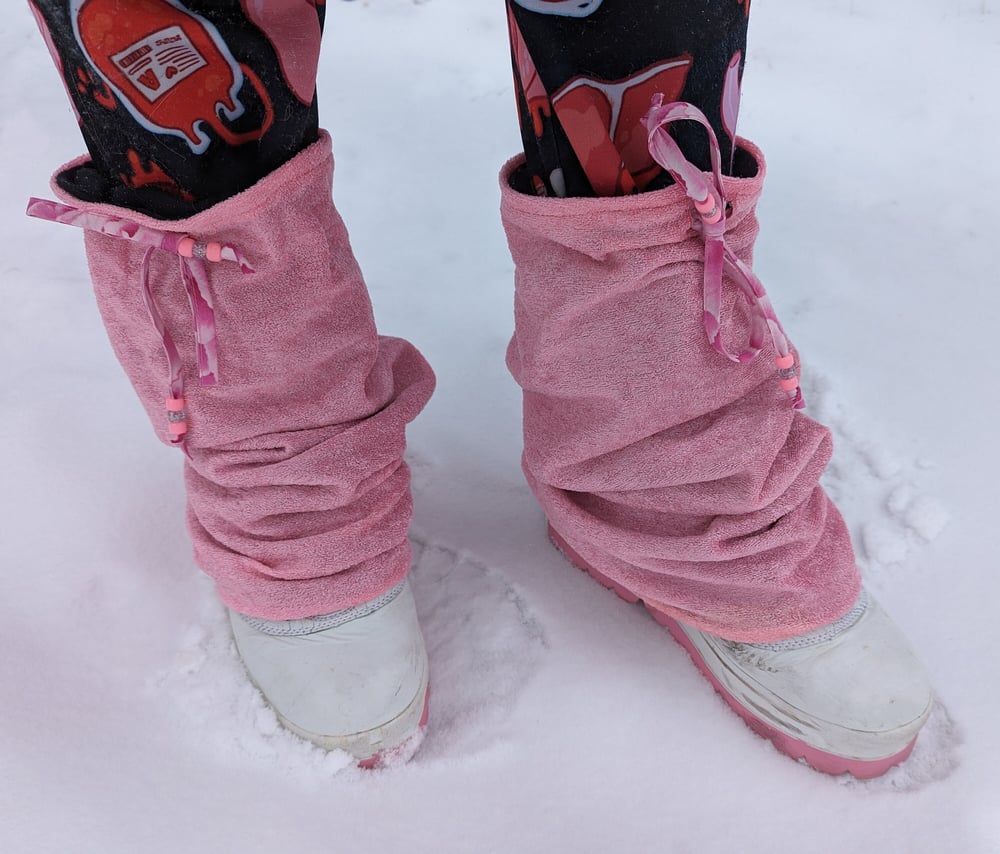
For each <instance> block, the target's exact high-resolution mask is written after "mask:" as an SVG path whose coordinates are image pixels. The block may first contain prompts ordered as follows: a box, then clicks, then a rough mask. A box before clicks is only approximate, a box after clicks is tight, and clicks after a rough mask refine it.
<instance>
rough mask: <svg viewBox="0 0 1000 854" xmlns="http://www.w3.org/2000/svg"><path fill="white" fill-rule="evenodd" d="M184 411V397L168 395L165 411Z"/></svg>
mask: <svg viewBox="0 0 1000 854" xmlns="http://www.w3.org/2000/svg"><path fill="white" fill-rule="evenodd" d="M183 411H184V398H183V397H168V398H167V412H183Z"/></svg>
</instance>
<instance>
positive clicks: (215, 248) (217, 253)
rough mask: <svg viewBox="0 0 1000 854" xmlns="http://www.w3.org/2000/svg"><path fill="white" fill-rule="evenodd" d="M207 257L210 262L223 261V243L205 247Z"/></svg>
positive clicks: (213, 243)
mask: <svg viewBox="0 0 1000 854" xmlns="http://www.w3.org/2000/svg"><path fill="white" fill-rule="evenodd" d="M205 257H206V258H207V259H208V260H209V261H215V262H218V261H221V260H222V244H221V243H215V242H212V243H209V244H208V245H207V246H206V247H205Z"/></svg>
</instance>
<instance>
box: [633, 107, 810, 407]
mask: <svg viewBox="0 0 1000 854" xmlns="http://www.w3.org/2000/svg"><path fill="white" fill-rule="evenodd" d="M674 121H695V122H698V123H699V124H701V125H702V126H703V127H704V128H705V130H706V131H707V132H708V139H709V149H710V152H711V158H712V174H711V175H706V173H704V172H702V171H701V170H700V169H698V168H697V167H696V166H695V165H694V164H693V163H691V161H689V160H688V159H687V158H686V157H685V156H684V155H683V154H682V153H681V150H680V147H679V146H678V145H677V143H676V142H675V141H674V139H673V137H671V136H670V132H669V130H668V129H667V126H668V125H669V124H670V123H671V122H674ZM642 123H643V125H644V126H645V128H646V131H647V132H648V134H649V137H648V144H649V153H650V154H651V155H652V156H653V159H654V160H655V161H656V162H657V163H659V164H660V165H661V166H662V167H663V168H664V169H666V170H667V171H668V172H669V173H670V174H671V175H672V176H673V177H674V180H675V181H677V183H678V184H679V185H680V186H681V187H682V188H683V189H684V192H685V193H686V194H687V196H688V198H689V199H691V201H692V203H693V204H694V208H695V210H696V211H697V212H698V216H699V217H700V220H701V222H700V228H699V231H700V232H701V235H702V237H703V238H704V240H705V286H704V294H705V307H704V323H705V333H706V334H707V335H708V340H709V343H710V344H711V345H712V348H713V349H714V350H716V351H717V352H719V353H721V354H722V355H723V356H725V357H726V358H728V359H731V360H732V361H734V362H738V363H741V364H742V363H745V362H749V361H752V360H753V359H755V358H756V357H757V355H758V354H759V353H760V351H761V350H762V349H763V347H764V342H765V339H766V337H767V336H768V334H769V335H770V338H771V342H772V344H773V345H774V352H775V353H776V357H775V360H774V361H775V365H776V366H777V371H778V381H779V385H780V386H781V388H782V390H783V391H784V392H785V393H786V394H787V395H788V397H789V398H790V399H791V401H792V405H793V406H794V407H795V408H796V409H802V408H804V407H805V401H804V400H803V398H802V389H801V388H800V386H799V366H798V364H796V361H795V356H794V355H793V354H792V352H791V347H790V346H789V344H788V339H787V338H786V337H785V333H784V330H783V329H782V328H781V323H780V322H779V321H778V317H777V315H776V314H775V312H774V307H773V306H772V305H771V301H770V299H768V296H767V292H766V291H765V290H764V286H763V285H762V284H761V282H760V279H758V278H757V276H756V275H754V272H753V270H751V269H750V267H749V266H748V265H747V264H745V263H744V262H743V261H741V260H740V259H739V258H737V257H736V254H735V253H734V252H733V251H732V250H731V249H730V248H729V246H728V245H727V244H726V217H727V210H726V206H727V200H726V195H725V192H724V190H723V183H722V169H721V165H720V163H721V159H722V158H721V155H720V152H719V141H718V139H717V138H716V136H715V131H714V130H713V129H712V125H711V124H710V123H709V121H708V119H707V118H705V115H704V113H702V112H701V110H699V109H698V108H697V107H695V106H693V105H691V104H687V103H684V102H682V101H676V102H674V103H671V104H664V103H663V95H659V94H658V95H654V96H653V100H652V104H651V106H650V108H649V112H647V113H646V115H645V116H643V118H642ZM723 272H725V273H727V274H728V275H729V277H730V278H731V279H732V280H733V281H734V282H735V283H736V285H737V286H738V287H739V288H740V290H741V291H742V292H743V294H744V296H745V297H746V299H747V302H748V303H749V306H750V315H751V326H750V340H749V341H748V342H747V346H746V348H745V349H743V350H742V351H740V352H739V353H733V352H732V351H730V350H729V348H728V347H727V346H726V344H725V342H724V341H723V340H722V285H723Z"/></svg>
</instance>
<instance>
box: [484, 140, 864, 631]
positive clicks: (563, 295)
mask: <svg viewBox="0 0 1000 854" xmlns="http://www.w3.org/2000/svg"><path fill="white" fill-rule="evenodd" d="M740 144H741V146H742V149H743V150H742V152H741V153H740V155H739V156H738V157H737V164H738V165H739V164H741V163H742V164H744V169H745V171H747V172H748V173H749V174H748V177H723V178H722V179H721V180H722V190H723V195H724V198H723V199H722V200H721V201H722V203H723V204H728V211H727V214H726V218H725V231H724V234H722V235H719V236H718V239H719V240H720V241H723V240H724V245H725V247H726V249H727V251H729V252H731V253H732V254H733V256H734V257H735V258H737V259H739V261H740V263H741V264H745V265H747V267H749V265H750V263H751V261H752V249H753V243H754V239H755V238H756V235H757V220H756V217H755V215H754V208H755V206H756V202H757V199H758V197H759V195H760V191H761V187H762V184H763V180H764V160H763V157H762V156H761V154H760V152H759V151H758V149H757V148H756V147H755V146H753V145H752V144H750V143H748V142H746V141H745V140H741V141H740ZM522 162H523V158H515V159H514V160H512V161H510V162H509V163H508V164H507V165H506V166H505V167H504V169H503V171H502V173H501V177H500V187H501V194H502V200H501V214H502V217H503V222H504V227H505V229H506V231H507V237H508V242H509V244H510V249H511V254H512V255H513V258H514V261H515V264H516V268H517V272H516V278H515V289H516V292H515V333H514V337H513V339H512V341H511V344H510V347H509V349H508V353H507V364H508V367H509V368H510V370H511V372H512V374H513V375H514V377H515V379H516V380H517V381H518V383H519V384H520V385H521V387H522V389H523V390H524V442H525V449H524V457H523V466H524V471H525V474H526V476H527V479H528V482H529V484H530V486H531V487H532V489H533V491H534V493H535V495H536V496H537V498H538V500H539V502H540V503H541V505H542V508H543V509H544V511H545V513H546V515H547V516H548V518H549V520H550V522H551V524H552V525H553V527H554V528H555V529H556V530H558V531H559V533H560V535H561V536H562V537H563V538H564V539H565V540H566V542H567V543H568V544H570V545H571V546H572V548H573V549H574V550H575V551H576V552H578V553H579V555H580V556H581V558H582V559H583V560H585V561H586V562H587V564H588V565H589V566H591V567H593V569H594V570H596V571H597V572H598V573H599V574H600V575H601V576H603V577H604V578H605V579H606V580H607V581H609V582H610V583H612V584H613V585H615V586H618V587H621V588H623V589H624V590H626V591H628V593H629V594H630V595H631V596H635V597H637V598H641V599H643V600H644V601H646V602H648V603H650V604H651V606H654V607H655V608H656V609H657V610H658V611H660V612H662V613H664V614H667V615H668V616H670V617H672V618H675V619H678V620H680V621H682V622H684V623H686V624H687V625H691V626H694V627H696V628H699V629H702V630H704V631H708V632H711V633H713V634H716V635H720V636H722V637H726V638H729V639H731V640H737V641H746V642H766V641H773V640H778V639H781V638H784V637H789V636H792V635H796V634H801V633H804V632H807V631H811V630H812V629H815V628H817V627H819V626H822V625H825V624H827V623H829V622H831V621H833V620H835V619H837V618H838V617H839V616H841V615H842V614H843V613H844V612H846V611H847V610H848V609H849V608H850V607H851V605H852V604H853V603H854V601H855V600H856V599H857V596H858V592H859V590H860V577H859V574H858V571H857V568H856V566H855V562H854V554H853V550H852V547H851V543H850V538H849V535H848V532H847V528H846V526H845V525H844V522H843V520H842V518H841V516H840V514H839V513H838V512H837V510H836V508H835V507H834V506H833V504H832V503H831V502H830V500H829V499H828V498H827V496H826V494H825V493H824V492H823V490H822V489H821V488H820V487H819V485H818V482H819V478H820V475H821V474H822V472H823V469H824V468H825V466H826V464H827V462H828V460H829V458H830V454H831V451H832V443H831V439H830V434H829V431H828V430H826V429H825V428H823V427H821V426H820V425H819V424H817V423H815V422H814V421H812V420H810V419H809V418H807V417H805V416H804V415H802V414H801V413H800V412H797V411H796V410H795V409H794V408H793V407H792V406H790V405H789V396H788V391H787V390H783V389H782V387H781V386H780V384H779V382H776V380H775V359H776V357H777V356H778V355H779V354H777V353H775V352H774V350H773V347H772V346H771V345H770V343H769V342H767V341H763V340H762V341H761V342H760V343H761V347H762V352H761V353H760V357H759V358H755V359H753V360H752V361H748V362H746V363H740V362H734V361H731V360H730V359H728V358H726V357H725V356H724V355H721V354H720V353H719V352H716V350H715V349H713V345H712V343H711V341H710V340H709V339H708V338H707V337H706V331H705V329H706V327H705V322H706V318H705V316H704V314H705V312H704V304H705V292H704V287H705V274H704V273H705V263H706V258H705V256H706V241H705V239H704V237H703V236H702V227H701V225H700V223H701V222H702V217H701V216H700V215H699V213H698V211H697V210H696V209H695V206H694V204H693V203H692V202H691V200H689V199H688V198H687V196H686V195H685V192H684V190H683V188H682V187H681V186H677V185H675V186H672V187H669V188H667V189H664V190H659V191H656V192H651V193H643V194H639V195H634V196H624V197H616V198H573V199H553V198H539V197H537V196H534V195H529V194H527V193H519V192H517V191H515V190H514V189H512V188H511V180H512V178H513V177H514V175H515V172H516V171H517V169H518V168H519V166H520V165H521V163H522ZM723 281H724V287H723V289H722V295H721V305H720V306H719V316H720V317H721V318H723V323H724V325H725V327H726V328H725V329H723V330H721V332H722V333H724V335H725V337H726V339H727V340H733V341H748V340H752V337H753V335H752V333H753V330H754V324H755V323H756V322H757V321H756V319H755V314H754V313H753V312H749V311H747V307H746V304H745V302H744V300H745V296H744V293H743V292H742V291H741V289H740V287H738V286H737V285H736V284H735V283H734V281H733V279H732V278H731V277H730V275H729V273H728V271H727V272H726V275H725V279H724V280H723ZM779 367H780V366H779Z"/></svg>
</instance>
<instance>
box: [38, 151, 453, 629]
mask: <svg viewBox="0 0 1000 854" xmlns="http://www.w3.org/2000/svg"><path fill="white" fill-rule="evenodd" d="M332 175H333V156H332V153H331V146H330V140H329V137H327V136H326V135H323V136H322V137H321V139H320V141H319V142H317V143H316V144H315V145H313V146H311V147H310V148H308V149H306V150H305V151H303V152H302V153H301V154H299V155H298V156H296V157H295V158H294V159H293V160H291V161H290V162H288V163H286V164H285V165H284V166H282V167H281V168H279V169H278V170H276V171H275V172H273V173H271V174H270V175H268V176H267V177H266V178H264V179H263V180H261V181H260V182H259V183H257V184H256V185H254V186H253V187H252V188H250V189H249V190H247V191H245V192H243V193H241V194H239V195H237V196H234V197H232V198H230V199H227V200H225V201H223V202H221V203H219V204H217V205H215V206H213V207H212V208H210V209H208V210H206V211H204V212H202V213H199V214H197V215H195V216H192V217H191V218H189V219H186V220H176V221H169V222H164V221H158V220H154V219H152V218H150V217H146V216H143V215H142V214H138V213H135V212H133V211H128V210H123V209H121V208H115V207H111V206H107V205H95V204H88V203H81V202H79V201H78V200H76V199H72V198H67V197H66V195H65V194H64V193H60V191H59V190H58V188H57V187H56V188H55V190H56V192H57V193H60V195H62V196H63V199H64V200H66V201H68V202H70V203H71V204H74V205H76V206H77V207H78V208H79V209H80V210H82V211H84V212H88V213H93V214H96V215H99V216H108V217H112V218H122V219H127V220H130V221H132V222H134V223H138V224H139V225H141V226H146V227H148V228H151V229H159V230H166V231H169V232H176V233H180V234H187V235H191V236H193V237H194V238H195V239H196V240H200V241H219V242H223V243H229V244H232V245H233V246H235V247H237V248H238V250H239V251H240V252H241V253H242V254H243V255H244V256H246V258H247V260H248V261H249V262H250V263H251V264H252V265H253V267H254V269H255V272H253V273H250V274H243V273H241V272H240V269H239V265H237V264H226V263H220V264H209V265H207V266H208V268H209V276H210V278H209V289H210V300H211V303H212V304H213V305H214V312H215V331H216V343H217V349H218V382H217V384H216V385H214V386H199V384H198V370H197V367H196V364H195V344H194V340H193V335H192V332H191V329H192V310H191V307H190V306H189V305H188V302H187V297H186V295H185V289H184V285H183V282H182V277H181V274H180V272H179V269H178V258H177V256H175V255H173V254H171V253H170V252H167V251H161V250H160V249H156V250H154V251H152V253H151V255H150V259H149V264H150V266H149V280H148V281H149V287H150V292H151V293H152V294H153V296H154V298H155V302H156V305H157V307H158V309H159V311H160V313H161V314H162V316H163V321H164V325H165V327H166V329H167V330H168V332H169V334H170V336H171V337H172V338H173V340H174V342H176V344H177V349H178V351H179V353H180V357H181V359H182V360H183V372H182V373H183V377H184V380H185V390H184V396H185V398H186V407H185V409H186V413H187V423H188V433H187V435H186V437H185V442H184V444H185V448H186V451H187V454H188V459H187V464H186V483H187V495H188V523H189V528H190V532H191V536H192V538H193V540H194V553H195V558H196V561H197V563H198V564H199V566H201V568H202V569H204V570H205V572H207V573H208V574H209V575H211V576H212V577H213V578H214V579H215V581H216V584H217V586H218V590H219V594H220V596H221V597H222V599H223V601H225V602H226V604H227V605H229V606H230V607H232V608H234V609H236V610H237V611H241V612H243V613H245V614H250V615H253V616H258V617H263V618H267V619H295V618H301V617H307V616H312V615H316V614H322V613H328V612H331V611H335V610H339V609H341V608H345V607H350V606H353V605H357V604H359V603H361V602H365V601H367V600H370V599H372V598H374V597H375V596H377V595H379V594H380V593H382V592H383V591H385V590H386V589H388V588H390V587H392V586H393V585H394V584H396V583H397V582H399V581H400V580H401V579H402V578H403V577H404V576H405V575H406V573H407V571H408V569H409V566H410V549H409V545H408V542H407V526H408V524H409V520H410V515H411V509H412V507H411V498H410V490H409V471H408V469H407V467H406V465H405V464H404V463H403V450H404V447H405V436H404V428H405V425H406V424H407V423H408V422H409V421H410V420H412V419H413V418H414V417H415V416H416V414H417V413H418V412H419V411H420V410H421V409H422V408H423V406H424V404H425V403H426V402H427V399H428V398H429V397H430V394H431V392H432V390H433V386H434V375H433V373H432V372H431V369H430V367H429V366H428V365H427V363H426V362H425V361H424V359H423V358H422V357H421V355H420V354H419V353H418V352H417V350H416V349H415V348H414V347H412V346H411V345H410V344H408V343H407V342H405V341H402V340H399V339H396V338H386V337H379V336H378V335H377V333H376V329H375V323H374V319H373V316H372V309H371V304H370V302H369V299H368V293H367V291H366V289H365V284H364V281H363V279H362V277H361V273H360V271H359V269H358V266H357V263H356V262H355V260H354V257H353V255H352V253H351V248H350V244H349V242H348V236H347V231H346V229H345V228H344V224H343V222H342V220H341V219H340V217H339V215H338V214H337V212H336V210H335V209H334V206H333V203H332V200H331V195H330V194H331V185H332ZM86 246H87V257H88V260H89V263H90V270H91V275H92V278H93V281H94V288H95V291H96V294H97V299H98V303H99V305H100V309H101V312H102V314H103V316H104V320H105V323H106V325H107V329H108V334H109V336H110V338H111V343H112V346H113V347H114V350H115V352H116V354H117V356H118V358H119V360H120V361H121V363H122V365H123V366H124V368H125V371H126V372H127V373H128V376H129V378H130V379H131V381H132V384H133V385H134V387H135V389H136V391H137V392H138V394H139V396H140V398H141V399H142V402H143V404H144V405H145V407H146V409H147V411H148V413H149V416H150V419H151V420H152V422H153V425H154V427H155V428H156V429H157V431H158V432H159V433H160V435H161V436H162V437H164V438H166V436H167V433H166V427H167V424H166V420H165V413H164V399H165V397H166V396H167V388H168V382H167V362H166V358H165V355H164V348H163V339H162V338H161V335H160V334H159V333H158V332H157V330H156V329H155V328H154V325H153V324H152V323H151V322H150V316H149V314H148V312H147V309H146V307H145V305H144V302H143V296H142V286H141V282H142V273H141V266H142V259H143V255H144V253H145V247H143V246H140V245H137V244H136V243H134V242H131V241H129V240H122V239H118V238H116V237H110V236H107V235H104V234H99V233H93V232H88V233H87V237H86Z"/></svg>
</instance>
